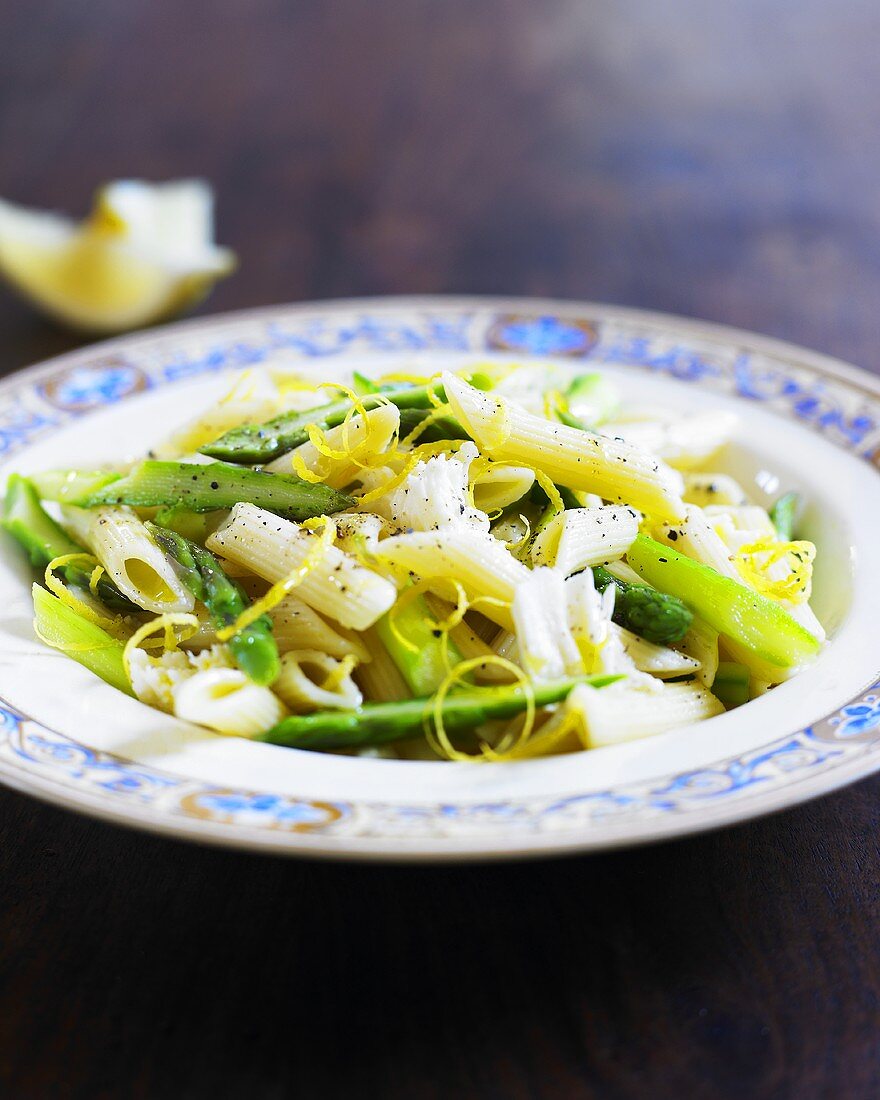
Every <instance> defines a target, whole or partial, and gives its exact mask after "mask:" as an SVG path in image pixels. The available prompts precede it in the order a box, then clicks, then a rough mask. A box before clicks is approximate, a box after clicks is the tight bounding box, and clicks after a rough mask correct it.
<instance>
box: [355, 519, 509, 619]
mask: <svg viewBox="0 0 880 1100" xmlns="http://www.w3.org/2000/svg"><path fill="white" fill-rule="evenodd" d="M376 557H377V559H378V560H379V561H380V562H383V563H385V564H386V565H388V566H390V567H392V568H394V569H397V570H399V571H400V572H402V573H404V574H407V573H408V574H412V575H413V576H416V577H419V578H421V579H423V580H433V581H437V582H438V588H437V591H438V592H439V594H440V595H443V594H444V591H447V590H448V587H449V581H450V579H454V580H456V581H458V582H459V583H460V584H461V585H462V587H463V588H464V590H465V592H466V594H467V597H468V599H469V600H470V601H471V602H474V601H479V602H478V609H479V611H480V612H481V613H482V614H483V615H485V616H486V618H488V619H491V620H492V621H493V622H496V623H498V624H499V625H500V626H504V627H507V628H508V629H510V628H511V627H512V626H513V618H512V615H511V612H510V606H511V604H512V603H513V597H514V592H515V590H516V585H517V584H518V583H520V582H521V581H523V580H525V579H526V578H527V577H528V576H529V571H528V569H527V568H526V566H524V565H523V564H522V563H521V562H518V561H517V560H516V558H514V557H513V555H512V554H511V553H510V552H509V551H508V550H507V549H506V548H505V547H504V546H503V545H502V544H501V543H500V542H499V541H498V540H497V539H494V538H492V536H491V535H488V534H481V533H478V532H474V531H470V530H467V529H465V530H454V531H449V532H446V533H444V534H443V535H442V536H441V535H440V534H438V533H436V532H434V533H431V534H428V533H414V534H411V535H395V536H393V537H392V538H389V539H385V541H384V542H383V543H381V544H380V545H379V549H378V551H377V553H376Z"/></svg>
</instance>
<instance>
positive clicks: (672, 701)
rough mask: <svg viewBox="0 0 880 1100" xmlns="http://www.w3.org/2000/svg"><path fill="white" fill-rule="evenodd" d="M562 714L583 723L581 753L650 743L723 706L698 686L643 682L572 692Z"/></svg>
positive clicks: (699, 719) (578, 689)
mask: <svg viewBox="0 0 880 1100" xmlns="http://www.w3.org/2000/svg"><path fill="white" fill-rule="evenodd" d="M565 706H566V709H567V710H569V711H570V712H571V713H573V714H576V715H577V716H578V718H579V720H580V723H581V730H580V732H581V737H582V740H583V743H584V747H585V748H589V749H597V748H601V747H602V746H606V745H618V744H621V743H622V742H624V741H635V740H638V739H639V738H642V737H652V736H654V735H655V734H658V733H665V732H666V731H667V730H671V729H677V728H679V727H681V726H687V725H690V724H691V723H692V722H699V721H702V720H703V719H704V718H712V717H713V716H714V715H716V714H723V713H724V706H723V705H722V704H721V702H720V701H719V700H718V699H716V698H715V696H714V695H713V694H712V693H711V692H710V691H709V690H708V688H705V687H703V686H702V685H701V684H662V683H660V682H659V681H658V680H653V681H651V680H650V679H648V678H646V679H645V680H644V681H641V680H640V681H639V683H638V686H633V685H632V684H631V683H630V682H629V681H628V680H622V681H620V682H619V683H616V684H611V685H609V686H608V687H604V688H601V689H600V690H597V689H596V688H592V687H589V686H588V685H583V686H581V687H576V688H575V689H574V690H573V691H572V692H571V694H570V695H569V697H568V699H567V701H566V704H565Z"/></svg>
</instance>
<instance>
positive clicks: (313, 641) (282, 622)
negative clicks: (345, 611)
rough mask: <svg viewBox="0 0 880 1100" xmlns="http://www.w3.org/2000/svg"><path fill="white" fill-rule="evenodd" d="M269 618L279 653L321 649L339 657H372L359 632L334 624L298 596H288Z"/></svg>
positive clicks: (360, 659)
mask: <svg viewBox="0 0 880 1100" xmlns="http://www.w3.org/2000/svg"><path fill="white" fill-rule="evenodd" d="M269 618H270V619H271V620H272V636H273V637H274V639H275V643H276V645H277V646H278V652H279V653H287V652H288V651H289V650H291V649H318V650H320V651H321V652H322V653H327V654H329V656H331V657H336V658H342V657H355V658H356V659H357V660H358V661H359V662H360V661H369V659H370V655H369V652H368V650H367V647H366V646H365V645H364V642H363V640H362V638H361V637H360V635H358V634H356V633H354V632H353V631H348V630H346V629H345V628H344V627H341V626H339V625H338V624H337V625H336V626H331V625H330V623H328V622H327V620H326V619H324V618H322V617H321V616H320V615H319V614H318V612H317V611H315V610H314V608H312V607H309V605H308V604H307V603H303V601H302V600H301V599H300V598H299V597H298V596H295V595H293V594H291V595H289V596H285V597H284V599H283V600H282V601H281V602H280V603H279V604H277V605H276V606H275V607H273V608H272V610H271V611H270V612H269Z"/></svg>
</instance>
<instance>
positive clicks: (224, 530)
mask: <svg viewBox="0 0 880 1100" xmlns="http://www.w3.org/2000/svg"><path fill="white" fill-rule="evenodd" d="M386 541H390V540H386ZM206 545H207V547H208V549H209V550H211V551H212V552H214V553H217V554H219V555H220V556H222V557H224V558H226V559H228V560H231V561H234V562H238V564H239V565H246V566H247V567H248V568H249V569H251V570H252V571H253V572H254V573H256V574H257V575H258V576H260V577H263V578H265V580H267V581H271V582H272V583H273V584H276V583H278V582H279V581H284V580H286V579H288V578H291V577H295V576H296V574H297V571H298V570H303V569H305V570H306V572H305V574H304V575H303V576H302V579H301V580H300V582H299V583H298V584H297V586H296V595H297V596H298V597H299V599H301V600H302V601H303V603H307V604H308V605H309V606H310V607H313V608H314V609H315V610H316V611H320V612H321V614H323V615H327V616H328V617H329V618H331V619H333V620H334V621H336V622H338V623H341V624H342V625H343V626H347V627H351V628H352V629H354V630H365V629H366V628H367V627H368V626H371V625H372V624H373V623H374V622H375V621H376V620H377V619H378V618H380V617H381V616H382V615H384V614H385V612H386V611H387V610H388V609H389V608H390V607H391V605H392V604H393V603H394V601H395V600H396V599H397V589H396V588H395V587H394V585H393V584H392V583H391V582H390V581H388V580H386V579H385V578H384V577H380V576H379V575H378V574H377V573H374V572H373V571H372V570H370V569H367V568H366V566H363V565H361V564H360V563H359V562H357V561H356V560H355V559H354V558H353V557H351V555H349V554H345V553H343V551H341V550H340V549H338V547H336V546H327V547H324V548H322V547H321V546H320V543H319V536H317V535H312V534H309V533H307V532H306V531H304V530H303V529H302V528H301V527H300V526H299V525H298V524H296V523H293V522H292V521H290V520H285V519H281V518H279V517H278V516H276V515H273V513H271V512H266V511H264V510H263V509H262V508H257V507H256V505H254V504H236V506H235V507H234V508H233V509H232V512H231V513H230V515H229V518H228V519H227V520H226V522H225V523H224V524H222V525H221V526H220V527H218V528H217V530H216V531H215V532H214V534H213V535H211V536H210V537H209V538H208V540H207V543H206ZM315 555H317V557H316V556H315Z"/></svg>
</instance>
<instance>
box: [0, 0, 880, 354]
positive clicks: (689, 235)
mask: <svg viewBox="0 0 880 1100" xmlns="http://www.w3.org/2000/svg"><path fill="white" fill-rule="evenodd" d="M2 8H3V40H2V43H0V61H2V63H0V195H2V196H3V197H4V198H7V199H11V200H13V201H18V202H23V203H28V204H31V205H34V206H46V207H50V208H57V209H62V210H65V211H68V212H70V213H74V214H76V215H77V216H81V215H83V214H85V212H86V210H87V207H88V204H89V199H90V195H91V193H92V191H93V190H94V188H95V187H96V186H97V185H98V184H99V183H100V182H102V181H105V180H107V179H111V178H114V177H123V176H142V177H145V178H148V179H153V180H159V179H170V178H175V177H180V176H188V175H201V176H204V177H206V178H207V179H208V180H209V181H211V183H212V184H213V185H214V187H215V189H216V193H217V239H218V241H219V242H220V243H222V244H225V245H229V246H231V247H232V248H234V249H235V250H236V251H237V252H238V254H239V257H240V261H241V267H240V271H239V272H238V274H237V275H236V276H234V277H233V278H232V279H230V280H228V281H226V282H224V283H222V284H221V285H220V286H219V287H218V289H217V291H216V293H215V295H214V296H213V298H212V299H211V300H210V302H209V304H208V305H207V309H208V310H228V309H232V308H237V307H242V306H252V305H260V304H266V303H272V302H279V301H285V300H295V299H309V298H323V297H336V296H345V295H362V294H393V293H411V292H431V293H434V292H468V293H469V292H474V293H494V294H537V295H554V296H563V297H571V298H593V299H598V300H601V301H608V302H616V303H622V304H630V305H636V306H644V307H648V308H652V309H660V310H669V311H672V312H675V313H682V314H689V315H694V316H699V317H705V318H709V319H712V320H719V321H725V322H729V323H731V324H734V325H739V326H743V327H747V328H751V329H756V330H759V331H762V332H767V333H773V334H776V335H779V336H783V337H786V338H789V339H794V340H797V341H799V342H801V343H806V344H809V345H812V346H815V347H818V348H820V349H823V350H826V351H831V352H833V353H835V354H837V355H840V356H843V357H845V358H848V359H851V360H855V361H857V362H859V363H862V364H864V365H867V366H874V367H877V366H880V351H878V343H880V340H878V338H880V321H878V316H880V313H878V311H877V310H876V309H875V308H865V304H866V303H869V302H876V301H878V300H880V146H878V142H877V140H876V138H877V133H878V127H880V95H878V93H880V67H878V65H877V59H876V58H877V48H876V47H877V41H878V30H880V8H878V6H877V5H876V4H875V3H873V2H872V0H839V2H838V3H836V4H834V5H829V4H827V3H820V2H818V0H800V2H797V3H796V2H794V0H775V2H773V3H768V2H767V0H739V2H738V3H737V4H735V5H719V4H712V5H707V4H705V3H703V2H702V0H677V2H675V3H672V4H658V3H656V2H655V0H616V2H615V3H613V4H599V3H587V2H584V0H540V2H537V0H370V2H369V3H364V2H363V0H300V2H296V3H290V2H282V0H214V2H213V3H212V4H210V5H202V4H181V3H179V2H177V0H35V2H33V3H29V4H26V5H25V4H17V3H14V2H12V0H6V3H5V4H3V5H2ZM205 309H206V307H204V306H203V307H202V310H203V311H205ZM0 332H2V334H3V337H2V342H0V365H2V366H3V367H5V368H6V369H10V368H12V367H15V366H20V365H23V364H24V363H25V362H26V361H29V360H32V359H34V358H37V357H38V356H40V355H44V354H49V353H52V352H55V351H58V350H62V349H63V348H65V347H67V346H71V345H72V344H73V343H74V342H75V338H73V337H71V336H67V335H64V334H62V333H60V332H58V331H57V330H54V329H53V328H52V327H51V325H50V324H49V323H48V322H43V321H41V320H39V319H37V318H36V317H35V316H34V315H33V313H32V312H31V311H30V310H29V309H28V307H26V306H25V305H23V304H21V303H19V302H18V301H16V300H14V299H13V298H12V297H11V296H10V295H8V294H7V293H6V292H5V291H4V292H2V293H0Z"/></svg>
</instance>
